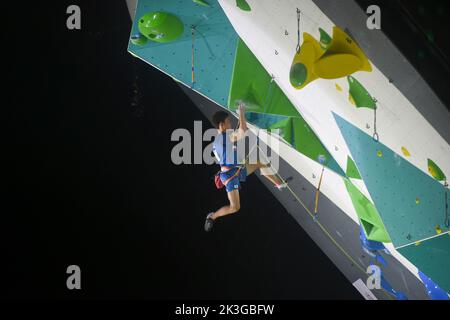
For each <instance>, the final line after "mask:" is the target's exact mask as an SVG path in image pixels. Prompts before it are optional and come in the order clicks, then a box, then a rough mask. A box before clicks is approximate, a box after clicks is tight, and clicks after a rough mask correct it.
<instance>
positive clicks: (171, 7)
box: [128, 0, 238, 105]
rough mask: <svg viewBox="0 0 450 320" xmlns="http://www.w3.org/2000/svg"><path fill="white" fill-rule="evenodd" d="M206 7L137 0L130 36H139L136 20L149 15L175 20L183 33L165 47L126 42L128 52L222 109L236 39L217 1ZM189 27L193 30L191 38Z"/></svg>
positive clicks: (166, 0)
mask: <svg viewBox="0 0 450 320" xmlns="http://www.w3.org/2000/svg"><path fill="white" fill-rule="evenodd" d="M208 3H209V6H202V5H201V4H198V3H195V2H192V1H184V0H164V1H152V0H140V1H139V2H138V6H137V8H136V19H135V21H134V23H133V27H132V30H131V34H132V35H136V34H139V28H138V24H139V21H140V18H141V17H143V16H144V15H145V14H147V13H149V12H167V13H170V14H172V15H174V16H176V17H177V18H178V19H180V20H181V22H182V23H183V26H184V28H183V30H184V31H183V33H182V35H181V36H180V37H179V38H177V39H176V40H174V41H172V42H169V43H157V42H154V41H147V42H146V43H145V44H144V45H135V44H133V43H132V42H131V41H130V43H129V45H128V51H130V52H131V53H132V54H133V55H135V56H137V57H139V58H141V59H142V60H144V61H146V62H148V63H150V64H151V65H153V66H154V67H156V68H158V69H160V70H162V71H164V72H165V73H167V74H168V75H170V76H171V77H173V78H175V79H176V80H177V81H180V82H183V83H184V84H186V85H188V86H191V87H192V88H193V89H194V90H196V91H198V92H200V93H201V94H203V95H205V96H207V97H209V98H210V99H212V100H213V101H215V102H217V103H219V104H221V105H226V103H227V98H228V92H229V89H230V82H231V73H232V68H233V62H234V54H235V52H236V44H237V39H238V36H237V34H236V32H235V31H234V29H233V27H232V26H231V24H230V22H229V21H228V19H227V17H226V16H225V14H224V13H223V11H222V9H221V8H220V6H219V4H218V3H217V1H216V0H209V1H208ZM191 26H195V31H194V38H193V36H192V30H191ZM193 44H194V58H193V57H192V45H193ZM193 61H194V83H193V82H192V62H193Z"/></svg>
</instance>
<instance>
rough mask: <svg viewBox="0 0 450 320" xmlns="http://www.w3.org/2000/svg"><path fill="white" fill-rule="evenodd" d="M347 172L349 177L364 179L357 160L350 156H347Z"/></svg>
mask: <svg viewBox="0 0 450 320" xmlns="http://www.w3.org/2000/svg"><path fill="white" fill-rule="evenodd" d="M345 174H346V175H347V177H349V178H354V179H362V178H361V175H360V173H359V170H358V168H357V167H356V164H355V162H354V161H353V160H352V158H350V157H347V170H346V171H345Z"/></svg>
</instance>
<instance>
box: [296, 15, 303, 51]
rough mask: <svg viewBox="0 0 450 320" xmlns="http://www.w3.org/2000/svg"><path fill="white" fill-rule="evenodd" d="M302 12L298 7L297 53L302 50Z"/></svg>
mask: <svg viewBox="0 0 450 320" xmlns="http://www.w3.org/2000/svg"><path fill="white" fill-rule="evenodd" d="M301 13H302V12H301V11H300V9H299V8H297V49H296V51H297V53H299V52H300V14H301Z"/></svg>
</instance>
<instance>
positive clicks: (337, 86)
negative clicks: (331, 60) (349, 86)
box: [336, 83, 342, 92]
mask: <svg viewBox="0 0 450 320" xmlns="http://www.w3.org/2000/svg"><path fill="white" fill-rule="evenodd" d="M336 90H337V91H339V92H342V88H341V86H340V85H338V84H337V83H336Z"/></svg>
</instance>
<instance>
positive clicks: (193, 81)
mask: <svg viewBox="0 0 450 320" xmlns="http://www.w3.org/2000/svg"><path fill="white" fill-rule="evenodd" d="M191 37H192V59H191V60H192V66H191V72H192V87H194V83H195V26H194V25H192V26H191Z"/></svg>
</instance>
